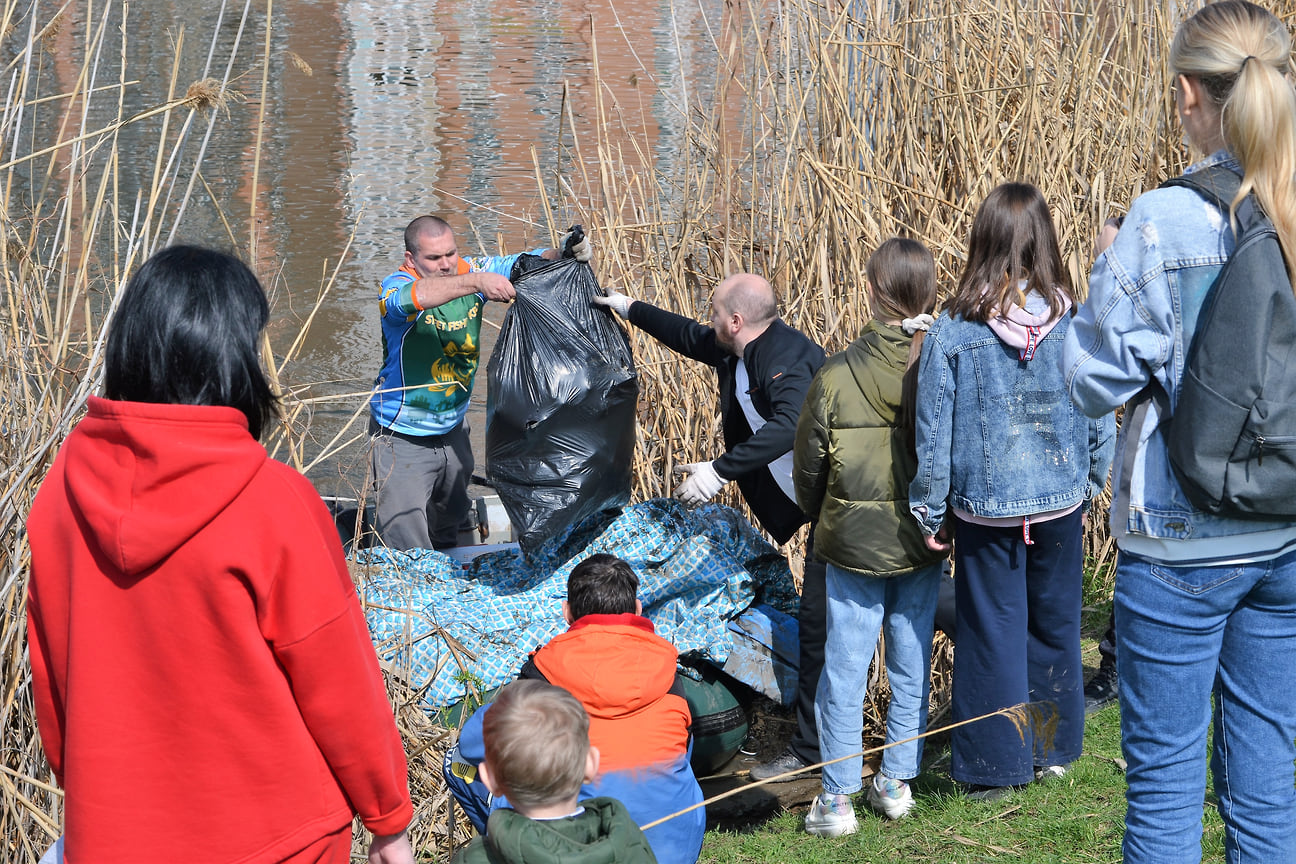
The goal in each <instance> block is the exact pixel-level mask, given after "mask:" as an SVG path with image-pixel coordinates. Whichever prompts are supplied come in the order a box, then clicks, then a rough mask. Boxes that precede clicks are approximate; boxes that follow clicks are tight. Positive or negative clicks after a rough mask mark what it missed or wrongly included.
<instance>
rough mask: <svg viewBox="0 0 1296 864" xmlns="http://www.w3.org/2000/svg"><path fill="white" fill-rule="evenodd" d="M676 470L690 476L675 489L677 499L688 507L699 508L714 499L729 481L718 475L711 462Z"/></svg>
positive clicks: (698, 463) (685, 466)
mask: <svg viewBox="0 0 1296 864" xmlns="http://www.w3.org/2000/svg"><path fill="white" fill-rule="evenodd" d="M676 470H678V471H683V472H685V473H687V474H688V477H686V478H684V482H683V483H681V484H680V485H679V486H678V487H676V489H675V497H676V498H678V499H679V500H680V501H683V502H684V506H686V507H697V506H698V505H700V504H705V503H706V502H708V501H710V500H711V499H712V498H714V497H715V496H716V495H717V494H718V493H719V492H720V490H721V489H723V488H724V485H725V484H726V483H728V482H729V481H728V480H726V479H724V478H723V477H721V476H720V475H719V474H717V473H716V470H715V466H714V465H713V464H712V463H711V462H695V463H693V464H692V465H682V466H680V467H679V468H677V469H676Z"/></svg>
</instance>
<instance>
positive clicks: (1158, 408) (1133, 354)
mask: <svg viewBox="0 0 1296 864" xmlns="http://www.w3.org/2000/svg"><path fill="white" fill-rule="evenodd" d="M1218 163H1225V164H1228V165H1230V166H1231V167H1233V168H1234V170H1238V166H1237V163H1236V161H1234V160H1233V159H1232V158H1231V157H1230V156H1229V155H1228V153H1226V152H1225V151H1220V152H1218V153H1216V154H1215V155H1213V156H1211V157H1210V158H1208V159H1205V160H1203V161H1202V162H1199V163H1197V164H1196V165H1194V166H1192V167H1191V168H1189V169H1188V170H1189V171H1195V170H1199V169H1201V168H1204V167H1206V166H1208V165H1214V164H1218ZM1233 241H1234V238H1233V231H1232V229H1231V227H1230V225H1229V218H1228V214H1227V213H1220V212H1219V211H1218V210H1216V209H1215V208H1214V207H1213V206H1211V205H1210V204H1207V203H1206V201H1205V200H1204V199H1203V198H1201V197H1200V196H1199V195H1197V193H1195V192H1193V191H1192V190H1190V189H1183V188H1177V187H1171V188H1166V189H1154V190H1152V191H1150V192H1147V193H1145V194H1143V195H1141V196H1139V197H1138V198H1137V199H1136V200H1135V201H1134V204H1133V206H1131V207H1130V211H1129V215H1128V216H1126V217H1125V221H1124V223H1123V224H1122V227H1121V230H1120V233H1119V234H1118V235H1117V236H1116V240H1115V242H1113V243H1112V245H1111V246H1110V247H1109V248H1108V249H1107V250H1106V251H1105V252H1103V254H1102V255H1100V256H1098V260H1097V261H1096V262H1095V263H1094V268H1093V273H1092V275H1091V277H1090V280H1089V298H1088V300H1087V301H1085V303H1084V305H1083V306H1082V307H1081V308H1080V310H1079V312H1078V313H1077V314H1076V316H1075V319H1074V320H1073V322H1072V324H1071V330H1070V333H1069V334H1068V335H1067V337H1066V341H1065V344H1064V346H1063V350H1062V370H1063V375H1064V377H1065V379H1066V386H1067V390H1068V391H1069V392H1070V394H1071V398H1072V399H1073V400H1075V402H1076V404H1077V405H1079V406H1080V408H1081V410H1083V411H1084V412H1085V413H1087V414H1089V415H1091V416H1092V415H1096V414H1105V413H1106V412H1108V411H1111V410H1112V409H1114V408H1115V407H1116V406H1118V405H1121V404H1124V403H1126V402H1127V401H1128V402H1129V404H1128V405H1127V406H1126V409H1125V418H1124V420H1123V422H1122V424H1121V426H1122V428H1121V432H1120V440H1119V443H1118V446H1117V450H1118V453H1119V457H1118V459H1117V462H1116V468H1115V472H1114V474H1113V478H1112V489H1113V492H1112V511H1111V523H1112V524H1111V528H1112V534H1113V536H1115V537H1117V538H1118V540H1119V539H1121V538H1123V537H1127V536H1133V537H1134V539H1135V541H1137V537H1138V536H1139V535H1141V536H1143V537H1146V538H1157V539H1159V540H1209V539H1211V538H1223V537H1232V536H1235V535H1245V534H1255V535H1258V534H1259V533H1260V532H1266V531H1271V530H1272V529H1275V528H1278V527H1282V526H1281V525H1278V524H1275V523H1273V522H1256V521H1250V520H1246V521H1244V520H1237V519H1226V518H1221V517H1218V516H1212V515H1210V514H1208V513H1204V512H1202V511H1200V510H1198V509H1196V508H1195V507H1193V505H1192V504H1191V503H1190V502H1189V501H1188V498H1187V496H1185V495H1184V493H1183V491H1182V489H1180V487H1179V482H1178V480H1176V479H1175V476H1174V472H1173V470H1172V469H1171V467H1170V459H1169V455H1168V451H1167V449H1166V439H1165V429H1166V426H1165V424H1166V422H1167V421H1168V420H1169V419H1170V417H1171V416H1172V415H1173V414H1174V407H1175V404H1176V402H1177V399H1178V396H1179V385H1180V381H1181V380H1182V378H1183V373H1184V364H1185V362H1186V359H1187V350H1188V346H1189V345H1190V344H1191V342H1192V336H1193V333H1195V332H1196V329H1197V315H1198V313H1199V312H1200V311H1201V305H1202V301H1203V299H1205V296H1206V292H1207V290H1208V289H1209V288H1210V286H1211V283H1213V282H1214V281H1215V277H1216V276H1217V275H1218V274H1219V271H1220V268H1222V267H1223V266H1224V262H1225V261H1227V260H1228V257H1229V255H1230V254H1231V253H1232V251H1233ZM1256 539H1257V542H1260V538H1259V537H1257V538H1256ZM1245 542H1246V541H1242V546H1241V547H1240V548H1239V547H1236V546H1235V548H1234V549H1233V551H1234V552H1238V551H1246V549H1245ZM1121 545H1122V548H1127V547H1126V544H1124V543H1122V544H1121ZM1261 545H1263V543H1262V544H1261ZM1127 551H1131V550H1128V549H1127ZM1133 551H1140V554H1143V553H1142V550H1141V549H1140V550H1133ZM1153 557H1157V556H1153Z"/></svg>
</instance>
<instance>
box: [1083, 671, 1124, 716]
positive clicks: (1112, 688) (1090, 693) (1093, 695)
mask: <svg viewBox="0 0 1296 864" xmlns="http://www.w3.org/2000/svg"><path fill="white" fill-rule="evenodd" d="M1116 698H1117V697H1116V664H1115V663H1108V662H1106V661H1104V662H1102V663H1100V664H1098V671H1097V672H1095V673H1094V676H1093V677H1092V678H1090V679H1089V683H1088V684H1086V685H1085V688H1084V699H1085V714H1092V713H1094V712H1095V711H1101V710H1102V709H1103V708H1106V707H1107V706H1108V705H1110V704H1112V703H1113V702H1115V701H1116Z"/></svg>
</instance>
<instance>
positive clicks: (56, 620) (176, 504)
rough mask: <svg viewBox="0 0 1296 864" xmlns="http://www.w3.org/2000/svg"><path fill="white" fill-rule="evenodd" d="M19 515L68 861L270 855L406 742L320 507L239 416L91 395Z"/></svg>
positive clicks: (336, 805) (397, 822)
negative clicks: (24, 516)
mask: <svg viewBox="0 0 1296 864" xmlns="http://www.w3.org/2000/svg"><path fill="white" fill-rule="evenodd" d="M89 408H90V410H89V414H88V415H87V417H86V418H85V419H84V420H83V421H82V422H81V423H80V424H79V425H78V426H77V427H76V429H74V430H73V432H72V433H71V434H70V435H69V436H68V438H67V441H66V442H65V443H64V445H63V448H62V450H61V451H60V452H59V454H58V457H57V459H56V460H55V462H54V466H53V468H52V469H51V470H50V473H49V476H48V477H47V478H46V479H45V482H44V484H43V485H42V486H41V488H40V491H39V492H38V493H37V495H36V500H35V502H34V503H33V505H32V509H31V515H30V518H29V520H28V523H27V533H28V538H29V541H30V544H31V553H32V554H31V557H32V567H31V579H30V583H29V589H28V600H27V635H28V642H29V647H30V652H31V665H32V678H33V686H34V691H35V698H36V712H37V720H38V722H39V725H40V733H41V741H42V744H43V745H44V748H45V754H46V756H47V757H48V759H49V762H50V765H51V767H52V768H53V769H54V774H55V776H56V777H57V778H58V781H59V783H60V785H62V787H63V789H64V790H65V793H66V798H65V801H64V822H65V830H66V848H65V860H66V861H67V862H68V864H89V862H94V864H116V862H149V861H159V862H161V861H167V862H170V861H180V860H183V861H186V862H207V861H210V862H222V864H234V862H249V864H251V862H272V861H279V860H281V859H283V858H285V857H287V856H289V855H291V854H293V853H294V852H297V851H299V850H301V849H302V848H303V847H305V846H306V845H307V844H309V843H311V842H312V841H315V840H317V839H319V838H321V837H323V836H324V835H325V834H328V833H330V832H333V831H336V830H338V829H340V828H342V827H344V826H345V825H346V824H347V823H348V822H349V821H350V820H351V817H352V808H353V807H354V810H355V811H356V812H358V813H359V814H360V816H361V818H362V819H363V821H364V824H365V826H366V827H367V828H369V829H370V830H371V831H373V832H374V833H376V834H394V833H399V832H400V831H401V830H403V829H404V828H405V827H406V826H407V824H408V823H409V821H410V817H411V814H412V807H411V804H410V798H409V789H408V784H407V779H406V762H405V754H404V751H403V750H402V747H401V741H400V736H399V733H398V732H397V730H396V726H395V723H394V722H393V720H392V714H391V706H390V703H389V702H388V701H387V697H386V692H385V689H384V687H383V682H382V678H381V675H380V674H379V671H378V664H377V658H376V656H375V654H374V649H373V645H372V643H371V642H370V640H369V635H368V631H367V629H366V627H365V622H364V616H363V614H362V613H361V610H360V605H359V602H358V601H357V598H356V593H355V588H354V586H353V585H352V583H351V580H350V578H349V576H348V574H347V571H346V565H345V562H344V560H343V555H342V548H341V545H340V544H339V542H338V537H337V534H336V532H335V530H334V528H333V523H332V520H331V519H330V517H329V514H328V510H327V508H325V507H324V505H323V503H322V502H321V501H320V499H319V496H318V495H317V494H316V493H315V490H314V489H313V488H312V487H311V485H310V483H309V482H308V481H307V480H306V479H305V478H304V477H302V476H301V475H300V474H298V473H297V472H296V471H293V470H292V469H291V468H289V467H288V466H286V465H283V464H281V463H278V462H276V461H274V460H272V459H270V458H268V457H267V456H266V452H265V450H264V449H263V448H262V447H261V445H260V444H258V443H257V442H256V441H255V440H254V439H253V438H252V436H251V435H249V434H248V429H247V421H246V419H245V418H244V417H243V415H242V414H241V413H240V412H239V411H236V410H234V409H231V408H215V407H205V406H192V405H153V404H142V403H137V402H117V401H109V400H104V399H96V398H93V397H92V398H91V399H90V405H89Z"/></svg>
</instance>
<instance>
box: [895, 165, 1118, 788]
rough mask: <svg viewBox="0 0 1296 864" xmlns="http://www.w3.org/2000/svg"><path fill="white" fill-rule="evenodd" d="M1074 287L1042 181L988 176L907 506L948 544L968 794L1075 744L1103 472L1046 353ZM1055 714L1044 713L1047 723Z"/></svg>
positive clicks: (927, 371) (926, 369)
mask: <svg viewBox="0 0 1296 864" xmlns="http://www.w3.org/2000/svg"><path fill="white" fill-rule="evenodd" d="M1072 304H1073V295H1072V290H1071V284H1070V278H1069V276H1068V273H1067V270H1066V267H1065V265H1064V264H1063V263H1062V256H1061V253H1060V252H1059V250H1058V242H1057V234H1056V232H1055V230H1054V227H1053V220H1052V217H1051V216H1050V214H1049V209H1048V205H1047V204H1046V203H1045V201H1044V197H1043V196H1042V195H1041V194H1040V191H1039V190H1038V189H1037V188H1035V187H1034V186H1032V185H1030V184H1026V183H1005V184H1003V185H1001V186H999V187H997V188H996V189H994V190H993V191H992V192H991V193H990V194H989V196H987V197H986V200H985V201H984V202H983V203H982V204H981V207H980V208H979V209H978V210H977V214H976V217H975V219H974V220H973V224H972V232H971V236H970V238H969V242H968V259H967V266H966V267H965V269H964V271H963V274H962V276H961V277H960V279H959V284H958V287H957V288H956V290H955V292H954V295H953V296H952V297H951V298H950V301H949V304H948V306H947V308H946V309H945V310H944V312H942V314H941V316H940V318H939V319H938V320H937V322H936V324H935V326H934V327H932V329H931V331H930V332H929V333H928V335H927V339H926V341H925V342H924V344H923V355H922V361H921V364H920V366H919V372H918V401H917V446H918V474H917V476H915V478H914V480H913V483H912V485H911V486H910V489H909V501H910V509H911V511H912V513H913V515H914V516H915V517H916V518H917V519H918V522H919V523H920V525H921V526H922V529H923V533H924V534H925V535H926V538H927V540H926V542H927V543H928V545H929V546H930V547H931V548H947V547H948V544H949V540H950V538H951V535H952V539H953V543H954V578H955V586H956V587H955V607H956V618H957V624H956V629H957V631H958V637H959V638H958V651H957V652H956V653H955V657H954V692H953V701H952V713H953V719H954V721H955V722H960V721H964V720H970V719H973V718H975V717H980V716H982V715H985V714H989V713H992V712H995V711H998V710H1000V709H1004V708H1009V707H1011V706H1015V705H1020V704H1023V703H1034V704H1035V708H1036V716H1037V717H1039V718H1040V719H1043V720H1045V721H1046V724H1045V725H1046V728H1047V729H1048V732H1049V733H1051V734H1035V732H1036V730H1037V728H1038V727H1039V724H1035V725H1034V726H1033V727H1032V726H1028V727H1027V728H1025V729H1019V724H1018V723H1015V722H1014V720H1013V719H1010V718H1009V717H1007V716H996V717H992V718H989V719H985V720H980V721H978V722H976V723H972V724H969V725H966V726H960V727H958V728H956V729H954V730H953V732H952V733H951V750H952V762H951V767H950V773H951V775H952V776H953V777H954V779H955V780H958V781H960V782H962V783H964V784H966V785H967V787H968V791H969V792H970V793H971V794H973V795H975V796H976V797H979V798H993V797H998V796H1000V795H1002V794H1004V793H1005V792H1006V791H1008V790H1010V789H1011V788H1012V787H1016V786H1020V785H1022V784H1025V783H1029V782H1030V781H1031V780H1032V779H1043V778H1046V777H1053V776H1059V775H1061V774H1063V773H1065V771H1066V766H1067V765H1069V764H1070V763H1071V762H1072V761H1074V760H1075V759H1076V758H1077V757H1078V756H1079V755H1080V748H1081V744H1082V741H1083V738H1084V695H1083V688H1084V680H1083V667H1082V666H1081V662H1080V593H1081V572H1082V566H1081V565H1082V539H1083V524H1084V518H1085V513H1086V511H1087V510H1088V506H1089V502H1090V501H1091V500H1092V499H1093V497H1094V496H1096V495H1097V494H1098V493H1099V492H1100V491H1101V490H1102V488H1103V486H1104V485H1105V483H1106V478H1107V469H1108V467H1109V466H1110V464H1111V458H1112V427H1113V420H1112V417H1111V416H1110V415H1107V416H1104V417H1103V418H1101V419H1098V420H1090V419H1089V418H1088V417H1086V416H1085V415H1084V414H1083V413H1081V412H1080V411H1079V409H1077V408H1076V407H1075V405H1074V404H1072V402H1071V400H1070V399H1069V398H1068V397H1067V393H1066V388H1065V386H1064V384H1063V380H1062V371H1061V368H1060V365H1059V362H1060V356H1061V350H1062V341H1063V337H1064V336H1065V335H1066V332H1067V329H1068V328H1069V326H1070V322H1071V315H1072V314H1073V310H1072ZM1048 720H1056V725H1053V724H1052V723H1048V722H1047V721H1048Z"/></svg>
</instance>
